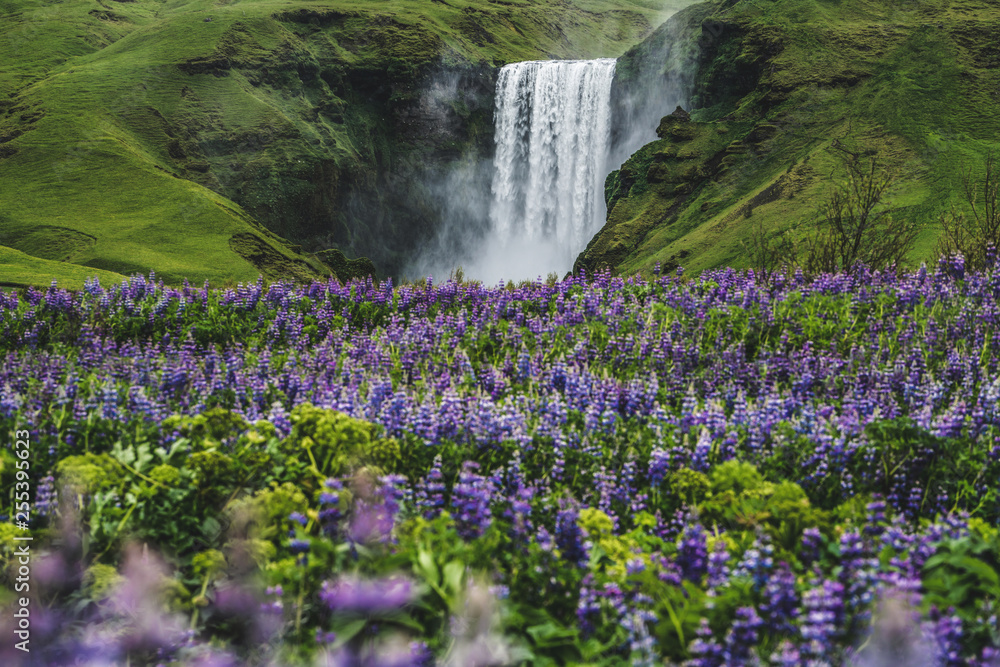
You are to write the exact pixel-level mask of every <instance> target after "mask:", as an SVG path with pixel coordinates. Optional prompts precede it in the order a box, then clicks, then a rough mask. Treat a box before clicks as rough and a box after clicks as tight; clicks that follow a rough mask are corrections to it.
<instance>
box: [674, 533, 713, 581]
mask: <svg viewBox="0 0 1000 667" xmlns="http://www.w3.org/2000/svg"><path fill="white" fill-rule="evenodd" d="M677 564H678V565H679V566H680V568H681V572H682V573H683V575H684V578H685V579H687V580H688V581H693V582H699V581H701V578H702V577H703V576H705V573H706V572H707V571H708V543H707V540H706V538H705V529H704V527H702V525H701V524H700V523H693V524H689V525H688V526H687V527H685V528H684V532H683V533H682V534H681V537H680V543H679V544H678V545H677Z"/></svg>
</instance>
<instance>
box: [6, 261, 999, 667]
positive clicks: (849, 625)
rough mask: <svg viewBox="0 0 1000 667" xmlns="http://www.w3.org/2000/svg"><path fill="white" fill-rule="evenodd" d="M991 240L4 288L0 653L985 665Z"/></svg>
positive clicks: (78, 661)
mask: <svg viewBox="0 0 1000 667" xmlns="http://www.w3.org/2000/svg"><path fill="white" fill-rule="evenodd" d="M991 260H992V261H991V265H992V268H987V269H986V270H984V271H982V272H972V271H967V270H966V268H965V266H964V263H963V260H962V259H961V258H960V257H956V258H952V259H946V260H942V261H940V262H939V263H938V264H937V265H936V266H932V267H930V268H928V267H921V268H920V269H919V270H914V271H909V272H902V273H897V272H895V271H868V270H860V271H855V272H852V273H851V274H820V275H816V276H806V275H803V274H802V273H801V272H787V273H784V274H779V275H777V276H773V277H769V279H768V280H767V281H764V280H761V279H759V277H757V276H755V275H754V274H753V272H741V271H736V270H732V269H725V270H716V271H707V272H705V273H703V274H701V275H700V276H698V277H697V278H693V279H689V278H686V277H685V276H684V275H683V271H682V270H678V271H675V272H671V273H670V274H668V275H661V274H659V272H657V273H656V274H654V275H653V276H651V277H650V278H649V279H643V278H639V277H634V278H621V277H612V276H611V275H609V274H597V275H596V276H592V277H591V278H586V277H584V276H583V275H580V276H575V277H568V278H566V279H564V280H562V281H556V280H549V281H547V282H546V281H542V280H538V281H536V282H526V283H521V284H517V285H514V284H509V285H503V284H501V285H499V286H497V287H492V288H488V287H484V286H482V285H480V284H476V283H470V282H463V281H457V280H449V281H447V282H444V283H441V284H434V282H433V281H432V280H430V279H428V280H427V281H425V282H421V283H418V284H406V285H402V286H393V285H392V283H391V282H383V283H374V282H372V281H371V280H368V281H367V282H360V281H356V282H353V283H349V284H341V283H339V282H337V281H335V280H330V281H329V282H326V283H322V282H317V283H312V284H307V285H295V284H292V283H285V282H276V283H272V284H265V283H264V282H263V281H258V282H256V283H249V284H241V285H239V286H238V287H236V288H232V289H210V288H208V286H207V285H206V286H205V287H195V286H191V285H188V284H185V285H184V286H183V287H170V286H165V285H164V284H163V283H162V282H161V281H159V280H158V279H157V278H156V276H155V275H152V274H151V275H149V276H146V277H144V276H141V275H134V276H132V277H131V278H128V279H127V280H124V281H119V282H110V283H109V282H104V283H103V284H102V283H101V282H98V281H97V280H96V279H89V280H87V281H86V283H85V284H84V286H83V289H81V290H79V291H67V290H63V289H59V288H57V287H55V286H53V287H51V288H49V289H36V288H28V289H26V290H21V291H14V290H8V291H4V292H0V359H2V363H0V434H3V438H4V441H5V442H4V447H3V448H2V450H0V460H2V469H0V483H2V487H3V497H4V503H5V506H4V513H5V514H8V515H9V517H8V518H12V517H14V516H15V515H16V513H17V512H18V511H21V510H22V508H20V507H18V506H16V505H15V502H17V503H19V502H20V500H19V499H16V498H17V497H16V494H17V493H23V489H24V488H25V486H27V488H29V489H30V505H31V506H30V515H31V526H30V530H29V531H27V533H30V535H31V536H32V537H33V538H34V539H33V542H32V547H31V548H32V552H33V559H32V565H31V568H32V569H31V572H32V574H31V601H30V618H31V653H30V655H29V654H27V653H24V652H22V651H19V650H18V649H17V648H16V647H15V646H14V641H13V640H12V639H9V638H10V637H12V636H13V632H14V630H15V629H16V626H15V625H13V624H14V623H15V621H16V619H15V618H14V616H13V613H10V612H8V611H5V612H4V613H3V615H2V616H0V626H2V631H0V635H2V636H4V637H6V638H8V639H5V640H4V642H3V643H2V644H0V661H2V663H3V664H4V665H20V664H23V665H28V664H31V665H109V664H115V665H123V664H128V665H145V664H150V665H152V664H162V665H257V664H259V665H297V664H308V665H314V664H315V665H371V666H375V665H381V666H389V665H398V666H402V665H434V664H441V665H461V666H463V667H464V666H471V665H493V664H531V665H563V664H588V665H653V664H657V665H662V664H675V665H676V664H684V665H691V666H703V667H709V666H717V665H755V664H762V665H840V664H854V665H872V666H874V665H888V664H893V665H941V666H943V665H949V666H950V665H969V666H973V665H975V666H979V665H983V666H985V665H997V664H1000V630H998V624H997V612H998V608H1000V575H998V572H1000V532H998V530H997V527H996V526H997V523H998V519H1000V485H998V483H997V480H998V477H1000V405H998V403H1000V368H998V359H997V357H998V352H1000V306H998V298H1000V265H998V264H997V263H996V261H995V257H993V258H991ZM21 431H26V432H27V433H19V432H21ZM15 439H23V440H25V441H26V442H27V443H28V446H27V447H23V448H22V449H16V448H15V447H14V441H15ZM20 451H28V452H29V454H28V455H27V456H26V457H25V456H24V455H21V454H19V453H18V452H20ZM25 461H26V462H27V463H26V464H25V463H24V462H25ZM19 485H20V486H19ZM23 534H25V531H21V530H19V529H18V528H17V527H16V526H15V525H14V524H13V523H10V522H5V523H3V524H0V558H2V560H3V563H2V564H3V566H4V572H5V577H6V578H7V581H6V582H5V583H7V584H8V585H7V586H5V591H7V592H6V593H5V595H6V596H7V597H6V598H5V599H4V600H3V604H4V605H5V606H6V607H7V608H8V609H10V610H13V609H15V608H16V606H17V605H18V604H19V603H18V601H17V599H16V597H15V595H14V593H11V592H10V591H12V590H14V577H15V569H14V566H15V563H16V562H17V560H16V555H15V552H14V548H15V547H14V545H15V544H16V543H15V542H14V541H13V537H15V536H18V535H23Z"/></svg>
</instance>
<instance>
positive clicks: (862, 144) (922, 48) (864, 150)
mask: <svg viewBox="0 0 1000 667" xmlns="http://www.w3.org/2000/svg"><path fill="white" fill-rule="evenodd" d="M707 6H708V7H711V5H707ZM704 7H706V5H702V6H699V7H692V8H690V9H689V10H686V11H685V12H681V13H680V14H679V15H678V16H676V17H674V19H672V22H673V24H674V26H675V29H674V31H673V33H672V34H669V35H668V34H667V33H665V32H661V33H659V34H658V35H657V36H655V37H654V39H653V40H652V41H655V40H656V39H659V40H661V41H662V40H664V39H667V38H670V39H677V38H678V37H677V36H678V34H679V35H680V36H681V37H680V38H681V41H682V42H683V43H685V44H688V45H692V44H698V45H699V46H700V48H696V49H694V55H690V54H685V57H687V58H688V62H689V63H690V65H691V67H692V68H693V69H694V70H696V72H697V73H696V75H694V77H693V86H692V88H691V93H692V97H691V105H690V106H691V107H693V109H692V110H691V122H686V121H685V120H684V119H683V118H681V117H675V118H670V119H666V120H665V121H664V122H663V123H662V124H661V126H660V128H659V133H658V135H659V136H660V139H659V140H658V141H656V142H653V143H651V144H649V145H647V146H645V147H644V148H642V149H641V150H640V151H638V152H637V153H636V154H635V155H633V156H632V158H630V159H629V160H628V161H627V162H626V163H625V164H624V165H623V166H622V168H621V169H620V170H619V171H616V172H615V173H613V174H612V175H611V176H610V177H609V179H608V183H607V188H606V194H607V197H608V199H609V203H610V209H609V213H608V222H607V224H606V226H605V227H604V229H603V230H602V231H601V232H600V233H599V234H598V236H597V237H595V239H594V240H593V241H592V242H591V244H590V246H589V247H588V248H587V250H586V251H585V252H584V253H583V254H581V256H580V259H579V261H578V267H580V266H582V267H587V268H596V267H598V266H601V265H610V266H612V267H614V268H615V269H617V270H619V271H622V272H626V273H628V272H633V271H637V270H643V271H648V270H650V269H651V268H652V267H653V265H654V264H655V263H658V262H659V263H661V264H662V265H663V266H665V267H672V266H676V265H683V266H685V267H686V268H687V269H689V270H695V271H698V270H703V269H706V268H710V267H716V266H722V265H735V266H746V265H747V261H748V260H747V256H746V253H745V251H744V246H743V243H744V241H746V240H747V239H748V237H749V234H750V233H751V231H752V230H753V229H754V228H758V229H763V230H764V232H765V233H768V234H772V235H773V234H778V233H782V232H786V231H787V232H788V233H789V234H790V236H791V237H792V238H794V239H797V240H799V241H801V240H803V239H805V238H806V237H808V236H809V235H811V234H812V233H813V232H814V231H815V229H816V223H817V220H818V218H819V214H818V210H819V209H820V207H821V206H822V204H823V203H824V201H825V200H826V199H827V197H828V196H829V194H830V192H831V190H832V188H834V187H835V185H836V183H837V182H838V181H840V180H841V179H843V178H844V176H845V174H846V171H845V167H844V159H843V158H844V156H845V155H848V154H851V153H854V154H857V155H860V156H865V159H868V158H869V157H876V158H877V159H878V160H879V161H880V162H881V163H882V164H884V165H886V166H888V167H891V168H892V169H894V170H895V171H896V172H897V176H896V178H895V181H894V183H895V185H894V187H893V189H892V190H891V191H890V194H889V197H888V198H887V199H888V201H889V203H891V204H892V205H893V206H896V207H899V208H900V209H901V210H900V211H899V212H898V213H897V215H898V216H902V217H905V218H906V219H908V220H911V221H913V222H915V223H918V224H920V225H922V229H923V231H922V232H921V234H920V236H919V237H918V240H917V243H916V246H915V248H914V249H913V251H912V252H911V253H910V256H909V259H910V261H912V262H919V261H921V260H925V259H929V258H930V257H931V256H932V254H933V249H934V246H935V243H936V239H937V236H938V234H939V226H938V220H939V215H940V214H941V213H942V212H944V211H946V210H949V209H950V207H951V206H955V207H957V210H960V211H961V210H966V211H967V210H968V203H967V202H966V200H965V198H964V197H963V195H962V194H961V192H962V174H963V173H965V172H966V171H968V170H972V174H973V177H974V178H976V177H979V176H980V175H981V174H982V169H983V164H984V163H985V156H986V154H987V153H988V152H989V151H990V150H993V151H994V153H996V152H1000V3H998V2H984V1H981V0H954V1H952V0H926V1H920V2H907V3H902V2H900V3H895V2H870V1H866V0H841V1H839V2H831V1H827V0H785V1H783V2H756V1H753V2H751V1H742V2H723V3H719V4H717V5H716V6H715V7H714V8H713V11H711V12H708V15H707V16H705V15H704V14H705V9H704ZM698 12H701V14H698ZM692 17H696V18H697V20H692ZM651 48H653V47H651V46H650V44H648V43H647V44H644V45H643V46H642V47H641V48H637V49H635V50H633V51H631V52H630V53H629V54H627V55H626V56H625V57H624V58H623V59H622V62H623V65H620V67H619V70H620V71H623V72H628V71H630V70H629V68H630V66H633V65H634V63H635V62H638V61H641V60H642V59H643V58H644V57H645V54H646V53H648V52H649V50H650V49H651ZM667 50H668V51H669V49H667ZM675 50H676V49H675ZM689 50H690V49H689ZM674 55H675V56H676V53H675V54H674ZM681 60H683V59H681ZM664 111H665V112H666V111H669V110H667V109H664Z"/></svg>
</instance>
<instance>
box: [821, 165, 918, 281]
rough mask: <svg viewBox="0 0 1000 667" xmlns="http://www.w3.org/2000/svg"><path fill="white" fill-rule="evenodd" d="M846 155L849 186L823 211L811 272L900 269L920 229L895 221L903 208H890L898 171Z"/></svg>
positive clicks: (837, 192) (832, 199)
mask: <svg viewBox="0 0 1000 667" xmlns="http://www.w3.org/2000/svg"><path fill="white" fill-rule="evenodd" d="M845 153H846V158H845V164H846V167H847V181H846V182H845V183H843V184H841V185H840V186H838V187H837V189H836V190H835V191H834V192H833V194H832V195H830V198H829V199H828V200H827V202H826V205H825V206H824V207H823V208H822V210H821V215H822V219H821V220H820V225H819V231H818V232H817V233H816V235H814V236H813V237H812V238H810V239H808V240H807V242H806V247H807V253H806V258H805V266H806V270H808V271H810V272H812V273H819V272H831V273H832V272H835V271H847V272H852V271H854V270H855V269H856V268H857V267H858V266H861V265H865V266H868V267H871V268H875V269H882V268H885V267H888V266H893V265H896V266H898V265H899V264H900V263H901V262H902V261H903V258H904V257H905V256H906V254H907V253H908V252H909V251H910V250H911V249H912V248H913V243H914V241H916V238H917V233H918V232H919V229H918V228H917V226H916V225H914V224H913V223H912V222H910V221H908V220H904V219H902V218H899V217H894V215H893V214H894V213H897V212H898V211H899V208H898V207H892V206H890V205H889V204H888V202H886V197H887V195H888V192H889V189H890V187H891V186H892V184H893V182H894V180H895V179H896V176H897V174H896V171H895V169H892V168H889V167H886V166H884V165H882V164H880V163H879V160H878V158H876V157H871V158H869V159H867V160H865V159H863V158H862V156H861V155H860V154H858V153H851V152H846V151H845Z"/></svg>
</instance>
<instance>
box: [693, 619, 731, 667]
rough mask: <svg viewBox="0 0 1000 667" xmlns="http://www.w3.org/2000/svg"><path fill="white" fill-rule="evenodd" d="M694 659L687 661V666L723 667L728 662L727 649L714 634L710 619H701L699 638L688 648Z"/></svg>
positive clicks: (698, 631)
mask: <svg viewBox="0 0 1000 667" xmlns="http://www.w3.org/2000/svg"><path fill="white" fill-rule="evenodd" d="M688 650H689V651H690V653H691V656H692V660H690V661H688V662H687V663H685V665H686V666H687V667H722V665H725V664H726V651H725V649H724V648H723V647H722V645H721V644H719V643H718V642H717V641H715V639H714V638H713V636H712V628H711V627H709V625H708V619H707V618H703V619H701V625H699V626H698V630H697V639H695V640H694V641H693V642H691V646H690V647H689V648H688Z"/></svg>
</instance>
